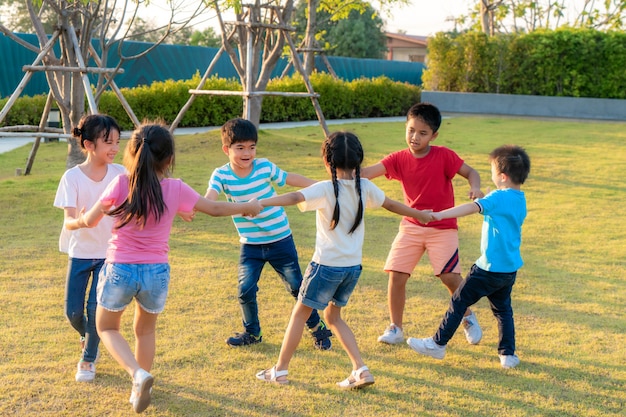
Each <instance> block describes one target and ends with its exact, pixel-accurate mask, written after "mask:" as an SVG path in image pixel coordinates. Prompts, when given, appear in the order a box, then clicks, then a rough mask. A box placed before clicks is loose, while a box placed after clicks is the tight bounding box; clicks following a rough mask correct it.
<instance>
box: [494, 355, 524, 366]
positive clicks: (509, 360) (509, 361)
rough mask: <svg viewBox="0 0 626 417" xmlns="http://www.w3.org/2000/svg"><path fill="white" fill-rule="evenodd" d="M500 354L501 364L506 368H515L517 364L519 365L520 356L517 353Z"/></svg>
mask: <svg viewBox="0 0 626 417" xmlns="http://www.w3.org/2000/svg"><path fill="white" fill-rule="evenodd" d="M498 356H500V365H502V367H503V368H504V369H511V368H515V367H516V366H517V365H519V358H518V357H517V355H498Z"/></svg>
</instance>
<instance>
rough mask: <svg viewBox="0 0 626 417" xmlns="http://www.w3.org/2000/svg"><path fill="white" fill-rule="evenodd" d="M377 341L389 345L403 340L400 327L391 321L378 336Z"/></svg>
mask: <svg viewBox="0 0 626 417" xmlns="http://www.w3.org/2000/svg"><path fill="white" fill-rule="evenodd" d="M378 341H379V342H381V343H388V344H390V345H397V344H398V343H402V342H404V333H403V332H402V329H401V328H399V327H398V326H396V325H395V324H393V323H391V324H390V325H389V327H387V328H386V329H385V332H384V333H383V334H382V336H379V337H378Z"/></svg>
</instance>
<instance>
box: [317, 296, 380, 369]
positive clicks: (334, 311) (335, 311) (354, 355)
mask: <svg viewBox="0 0 626 417" xmlns="http://www.w3.org/2000/svg"><path fill="white" fill-rule="evenodd" d="M324 319H326V324H328V327H330V329H331V330H332V332H333V335H335V337H337V339H339V343H341V346H343V349H344V350H345V351H346V353H347V354H348V357H350V362H352V370H353V371H356V370H357V369H360V368H361V367H363V366H365V363H364V362H363V358H362V357H361V352H360V351H359V346H358V345H357V343H356V338H355V337H354V333H352V330H350V327H348V325H347V324H346V322H345V321H343V319H342V318H341V307H337V306H336V305H334V304H332V303H331V304H329V305H328V307H326V309H325V310H324ZM369 375H371V374H370V372H369V370H367V371H364V372H363V376H364V377H367V376H369Z"/></svg>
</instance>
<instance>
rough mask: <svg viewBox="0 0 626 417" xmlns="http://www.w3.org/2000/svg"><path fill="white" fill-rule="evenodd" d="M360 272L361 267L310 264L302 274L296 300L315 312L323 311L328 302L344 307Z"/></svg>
mask: <svg viewBox="0 0 626 417" xmlns="http://www.w3.org/2000/svg"><path fill="white" fill-rule="evenodd" d="M361 270H362V267H361V265H355V266H347V267H345V266H326V265H319V264H317V263H315V262H311V263H310V264H309V266H308V267H307V269H306V272H305V273H304V278H303V280H302V286H301V287H300V294H299V295H298V300H300V301H301V302H302V304H304V305H305V306H307V307H311V308H314V309H316V310H324V309H325V308H326V307H327V306H328V303H330V302H332V303H333V304H334V305H336V306H337V307H345V306H346V304H348V299H349V298H350V295H352V291H354V288H355V287H356V283H357V282H358V281H359V277H360V276H361Z"/></svg>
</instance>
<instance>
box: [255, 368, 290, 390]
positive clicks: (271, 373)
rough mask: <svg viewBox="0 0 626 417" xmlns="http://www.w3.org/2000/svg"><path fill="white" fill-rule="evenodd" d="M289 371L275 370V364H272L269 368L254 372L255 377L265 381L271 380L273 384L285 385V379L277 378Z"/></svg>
mask: <svg viewBox="0 0 626 417" xmlns="http://www.w3.org/2000/svg"><path fill="white" fill-rule="evenodd" d="M288 373H289V372H288V371H287V370H286V369H285V370H283V371H277V370H276V366H272V367H271V368H270V369H264V370H262V371H260V372H258V373H257V374H256V377H257V379H260V380H261V381H265V382H273V383H275V384H280V385H286V384H288V383H289V381H288V380H287V379H281V380H279V379H278V378H280V377H283V376H287V374H288Z"/></svg>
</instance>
